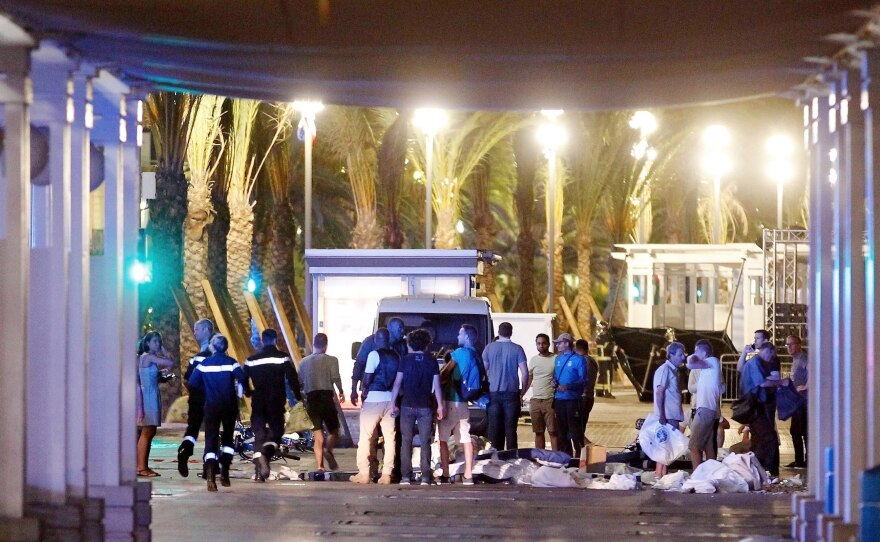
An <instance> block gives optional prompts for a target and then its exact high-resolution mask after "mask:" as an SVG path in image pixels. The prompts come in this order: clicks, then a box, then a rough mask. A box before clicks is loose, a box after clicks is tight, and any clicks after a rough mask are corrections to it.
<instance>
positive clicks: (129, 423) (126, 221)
mask: <svg viewBox="0 0 880 542" xmlns="http://www.w3.org/2000/svg"><path fill="white" fill-rule="evenodd" d="M142 107H143V105H142V102H141V101H140V100H139V99H138V97H129V98H128V99H127V100H126V102H125V113H126V115H125V127H124V129H125V133H126V141H125V142H124V143H123V146H122V160H123V165H122V179H123V180H122V183H123V186H122V208H123V212H122V220H123V223H122V250H123V254H124V256H123V258H124V270H123V281H122V284H123V287H122V320H121V322H122V333H121V335H120V336H121V338H122V349H123V358H122V359H123V360H132V363H125V362H124V363H123V364H122V386H121V390H122V398H121V399H122V427H121V430H122V432H121V435H120V438H121V439H122V442H123V443H131V445H123V446H122V455H121V457H120V461H121V462H122V481H123V482H131V483H133V482H134V481H135V479H136V474H135V465H136V447H135V445H134V442H135V440H136V438H137V427H136V425H135V420H136V412H135V397H134V394H135V383H136V382H135V375H136V374H137V366H136V364H135V363H134V362H133V360H134V356H133V354H132V355H130V356H128V357H126V353H127V352H128V351H132V352H133V351H134V345H136V344H137V340H138V331H139V330H138V316H139V311H138V285H137V283H135V282H134V281H133V280H131V279H130V277H129V276H128V270H129V269H131V266H132V264H133V263H134V261H135V260H136V259H137V255H138V253H137V249H138V246H137V245H138V229H139V228H140V210H139V209H140V195H141V154H140V153H141V148H140V144H139V141H140V135H139V132H140V126H141V123H140V120H141V119H140V118H139V115H142V112H143V109H142Z"/></svg>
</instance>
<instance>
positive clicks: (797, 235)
mask: <svg viewBox="0 0 880 542" xmlns="http://www.w3.org/2000/svg"><path fill="white" fill-rule="evenodd" d="M809 247H810V240H809V235H808V232H807V230H769V229H765V230H764V315H765V321H766V329H767V331H769V332H770V336H771V337H772V340H773V343H774V344H775V345H776V347H777V348H781V347H783V346H785V338H786V337H787V336H789V335H797V336H799V337H801V339H802V340H803V341H804V343H805V344H806V342H807V304H806V301H807V300H808V299H809V290H808V287H807V285H808V284H809V282H808V275H807V272H808V269H807V267H808V265H807V261H808V258H809Z"/></svg>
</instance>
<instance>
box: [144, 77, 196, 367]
mask: <svg viewBox="0 0 880 542" xmlns="http://www.w3.org/2000/svg"><path fill="white" fill-rule="evenodd" d="M200 100H201V98H200V97H198V96H195V95H192V94H184V93H180V92H159V93H155V94H151V95H150V96H148V97H147V104H146V105H147V115H148V117H149V122H150V126H151V131H152V133H153V135H154V136H153V138H152V141H153V142H154V144H155V145H156V153H157V157H158V163H157V166H156V198H155V199H152V200H150V202H149V206H150V223H149V226H148V228H147V233H148V235H149V238H150V245H149V246H150V253H151V255H150V258H151V261H152V265H153V282H152V285H151V288H150V289H149V290H148V291H149V294H150V295H149V296H148V299H147V304H148V306H152V308H153V313H152V322H153V325H154V327H155V329H156V330H157V331H159V332H160V333H161V334H162V337H163V343H164V345H165V347H166V348H167V349H168V351H169V353H170V354H171V355H172V356H176V357H177V359H180V342H179V341H180V320H179V318H180V316H179V312H178V310H177V306H176V304H175V302H174V298H173V297H172V295H171V288H175V287H178V286H180V284H181V282H182V280H183V224H184V218H185V217H186V212H187V195H186V192H187V182H186V177H185V176H184V173H183V165H184V160H185V158H186V149H187V146H188V145H189V141H190V135H191V133H192V129H193V125H194V120H195V115H196V111H197V110H198V107H199V102H200ZM181 364H183V361H182V360H181ZM181 366H182V367H183V365H181Z"/></svg>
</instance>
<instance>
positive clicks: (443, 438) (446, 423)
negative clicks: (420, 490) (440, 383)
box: [437, 324, 480, 486]
mask: <svg viewBox="0 0 880 542" xmlns="http://www.w3.org/2000/svg"><path fill="white" fill-rule="evenodd" d="M478 340H479V334H478V333H477V328H475V327H474V326H472V325H469V324H464V325H463V326H461V329H460V330H459V331H458V345H459V347H458V348H456V349H455V351H454V352H452V360H451V361H450V362H449V363H455V365H456V367H455V368H454V369H453V371H452V376H451V378H450V384H449V385H447V386H446V387H445V388H444V389H443V419H442V420H440V423H439V424H438V428H437V435H438V440H439V443H440V465H441V466H442V470H443V474H442V476H441V477H440V483H448V482H449V442H448V441H449V437H452V436H454V437H455V441H456V442H457V443H458V444H460V445H461V446H462V448H464V475H463V477H462V479H463V483H464V485H466V486H468V485H473V484H474V478H473V467H474V444H473V442H471V424H470V422H469V418H470V413H469V412H468V403H467V401H465V400H464V399H462V397H461V395H460V394H459V393H458V383H459V382H461V379H462V375H467V374H468V373H469V371H471V370H477V366H476V364H478V363H480V356H479V354H477V349H476V346H475V345H476V344H477V341H478Z"/></svg>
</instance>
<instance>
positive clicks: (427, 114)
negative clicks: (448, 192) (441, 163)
mask: <svg viewBox="0 0 880 542" xmlns="http://www.w3.org/2000/svg"><path fill="white" fill-rule="evenodd" d="M446 122H447V118H446V113H445V112H444V111H443V110H442V109H434V108H421V109H416V111H415V113H414V114H413V124H414V125H415V127H416V128H418V129H419V130H421V131H422V132H423V133H424V134H425V248H432V247H433V243H432V242H431V238H432V237H433V235H432V233H431V230H432V228H433V227H434V217H433V207H432V205H433V200H434V196H433V194H432V192H433V185H434V136H436V135H437V132H438V131H439V130H440V129H441V128H443V127H444V126H446Z"/></svg>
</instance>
